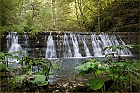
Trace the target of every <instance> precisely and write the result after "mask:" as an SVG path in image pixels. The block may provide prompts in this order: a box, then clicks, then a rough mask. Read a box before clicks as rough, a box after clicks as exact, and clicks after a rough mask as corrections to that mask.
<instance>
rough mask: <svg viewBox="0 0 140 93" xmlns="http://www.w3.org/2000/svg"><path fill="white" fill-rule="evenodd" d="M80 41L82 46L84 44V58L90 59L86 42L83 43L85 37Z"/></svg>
mask: <svg viewBox="0 0 140 93" xmlns="http://www.w3.org/2000/svg"><path fill="white" fill-rule="evenodd" d="M82 41H83V44H84V50H85V53H86V57H90V56H91V54H90V52H89V49H88V47H87V44H86V41H85V35H84V38H83V39H82Z"/></svg>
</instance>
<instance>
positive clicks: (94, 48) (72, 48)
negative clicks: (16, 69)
mask: <svg viewBox="0 0 140 93" xmlns="http://www.w3.org/2000/svg"><path fill="white" fill-rule="evenodd" d="M55 34H56V35H54V33H53V32H50V33H48V34H46V35H44V36H42V38H41V40H42V39H44V42H43V40H42V41H40V40H39V39H38V40H37V39H33V41H31V40H32V37H31V38H30V35H29V34H28V33H24V35H22V37H20V40H23V41H20V43H18V36H20V35H18V36H17V35H16V32H12V33H9V34H8V35H7V37H6V42H7V43H6V46H7V49H8V50H9V51H8V52H15V51H22V53H20V54H15V56H22V55H24V56H33V57H34V55H36V56H37V55H38V54H39V55H38V56H41V57H43V56H45V57H46V58H57V57H58V58H81V57H104V56H105V55H107V54H111V53H112V50H111V49H110V50H104V48H105V47H109V46H117V45H125V42H124V41H123V40H122V39H121V38H120V37H119V36H117V35H114V34H107V33H103V32H102V33H83V32H82V33H72V32H68V33H67V32H65V33H59V36H58V34H57V33H55ZM58 37H59V38H58ZM60 37H61V38H60ZM37 42H42V43H37ZM46 43H47V44H46ZM41 44H44V45H41ZM55 44H56V45H55ZM21 46H22V47H21ZM36 53H38V54H36ZM13 55H14V54H13ZM116 55H120V56H132V55H133V54H132V53H131V51H130V50H129V49H127V48H124V49H121V50H119V49H118V50H117V51H116ZM12 60H13V59H10V58H9V61H12Z"/></svg>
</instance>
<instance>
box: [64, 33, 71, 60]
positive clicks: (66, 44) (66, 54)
mask: <svg viewBox="0 0 140 93" xmlns="http://www.w3.org/2000/svg"><path fill="white" fill-rule="evenodd" d="M63 57H64V58H67V57H68V58H69V57H72V53H71V48H70V45H69V40H68V37H67V35H66V33H65V34H64V40H63Z"/></svg>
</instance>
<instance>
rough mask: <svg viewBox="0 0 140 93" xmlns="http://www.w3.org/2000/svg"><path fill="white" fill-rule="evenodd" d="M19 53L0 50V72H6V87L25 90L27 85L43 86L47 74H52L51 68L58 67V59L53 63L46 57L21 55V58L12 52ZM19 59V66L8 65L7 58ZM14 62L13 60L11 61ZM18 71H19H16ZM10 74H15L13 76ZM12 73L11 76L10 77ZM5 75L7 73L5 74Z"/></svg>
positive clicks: (46, 80)
mask: <svg viewBox="0 0 140 93" xmlns="http://www.w3.org/2000/svg"><path fill="white" fill-rule="evenodd" d="M15 53H19V52H13V53H2V52H0V62H1V63H0V72H2V73H6V72H9V74H8V77H9V76H10V77H9V78H8V79H7V80H8V82H7V81H6V82H7V85H6V86H7V87H6V89H7V90H8V91H16V88H22V91H25V90H26V89H27V87H29V88H31V87H32V86H44V85H47V84H48V79H49V75H51V74H53V72H52V70H53V69H59V68H60V66H59V61H55V62H54V63H53V64H52V63H51V62H50V60H48V59H46V58H32V57H25V56H23V57H22V58H21V59H20V58H19V57H18V56H13V55H12V54H15ZM11 57H12V58H15V59H17V60H19V64H20V65H19V66H16V67H13V66H9V62H8V60H7V59H8V58H11ZM12 64H15V63H14V62H12V63H11V65H12ZM18 72H19V73H18ZM12 74H15V75H14V76H13V75H12ZM11 75H12V77H11ZM5 76H7V74H5Z"/></svg>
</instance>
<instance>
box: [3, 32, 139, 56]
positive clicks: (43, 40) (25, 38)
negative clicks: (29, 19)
mask: <svg viewBox="0 0 140 93" xmlns="http://www.w3.org/2000/svg"><path fill="white" fill-rule="evenodd" d="M64 33H65V32H51V34H52V35H53V40H54V42H55V47H56V51H57V53H58V52H59V54H57V55H58V57H61V56H62V55H63V49H62V47H63V46H62V45H63V41H62V40H63V36H64ZM70 33H78V34H79V35H80V37H83V36H84V35H86V36H87V42H88V48H89V50H90V51H92V45H91V41H90V35H91V34H93V33H92V32H66V34H67V35H69V34H70ZM106 33H107V34H109V35H111V34H116V35H117V36H119V37H120V38H121V39H122V40H123V41H124V42H125V43H126V44H132V43H136V44H139V41H140V38H139V33H138V32H115V33H111V32H106ZM78 34H76V35H77V38H80V37H79V36H78ZM97 34H100V33H97ZM7 35H8V33H6V34H5V35H3V37H2V51H3V52H8V48H7V39H6V36H7ZM49 35H50V32H41V33H39V34H38V35H35V36H30V34H29V33H25V34H19V35H18V36H19V44H20V45H21V46H22V48H23V49H26V50H27V51H28V54H29V55H32V56H33V57H44V56H45V52H46V47H47V39H48V36H49ZM119 37H118V38H119ZM68 38H69V39H70V37H68ZM27 42H28V43H27ZM9 46H10V45H9ZM70 46H71V47H72V42H70ZM71 49H72V51H74V50H73V48H71ZM79 49H80V50H82V51H80V53H81V54H82V56H85V53H84V49H83V45H82V42H81V41H79ZM131 51H132V53H133V54H136V55H138V50H136V49H131ZM91 54H92V53H91Z"/></svg>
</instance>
